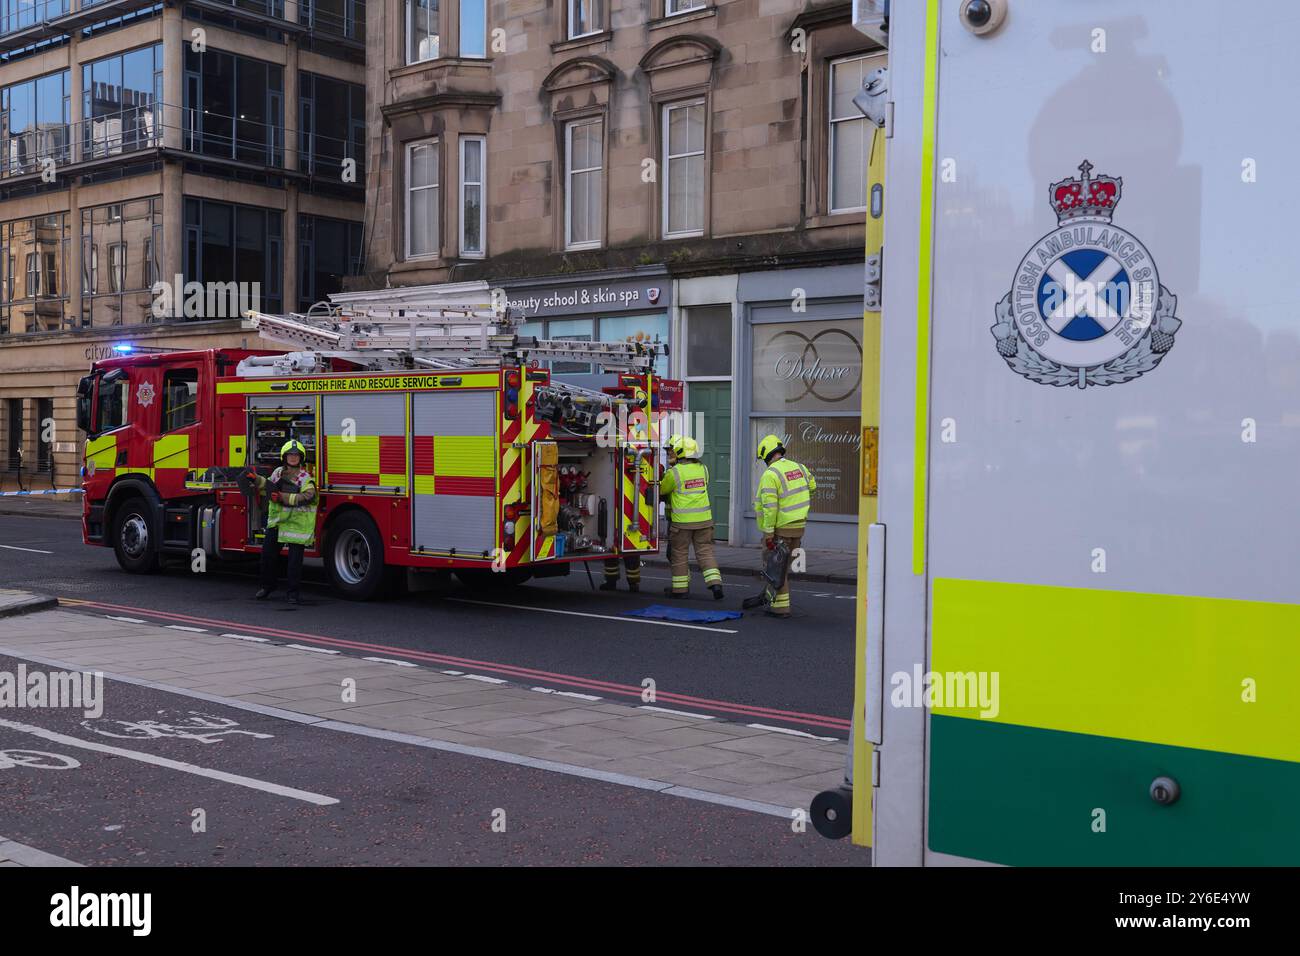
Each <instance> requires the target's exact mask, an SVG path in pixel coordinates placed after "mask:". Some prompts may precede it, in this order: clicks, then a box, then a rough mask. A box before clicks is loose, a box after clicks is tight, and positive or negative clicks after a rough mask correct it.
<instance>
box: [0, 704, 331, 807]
mask: <svg viewBox="0 0 1300 956" xmlns="http://www.w3.org/2000/svg"><path fill="white" fill-rule="evenodd" d="M0 727H7V728H9V729H10V730H14V731H17V732H18V733H23V734H29V735H31V736H33V737H39V738H40V739H42V740H48V741H50V742H51V743H56V744H62V745H63V746H65V747H77V748H80V749H81V750H90V751H94V752H95V753H102V754H110V755H112V756H114V757H125V758H126V759H127V760H134V761H136V762H137V763H143V764H148V765H150V766H154V767H162V768H164V769H167V770H175V771H178V772H180V773H186V774H189V775H191V776H194V777H203V778H206V779H208V780H216V781H219V782H221V783H229V784H234V785H235V786H237V787H245V788H247V789H249V790H258V791H261V792H262V793H269V794H272V795H274V796H277V797H288V798H289V799H291V800H301V801H302V802H303V803H310V804H314V805H315V806H318V807H327V806H330V805H332V804H335V803H338V802H339V801H338V800H337V799H336V798H334V797H327V796H325V795H324V794H320V793H312V792H311V791H310V790H299V789H298V788H297V787H286V786H284V785H282V784H278V783H271V782H270V781H269V780H258V779H256V778H255V777H245V776H243V775H241V774H237V773H227V772H226V771H224V770H214V769H212V768H211V767H200V766H199V765H198V764H193V763H186V762H185V761H182V760H172V759H170V758H169V757H160V756H158V755H156V754H149V753H143V752H141V751H139V750H127V749H126V748H125V747H113V746H111V745H109V744H101V743H96V742H95V741H93V740H82V739H81V738H79V737H69V736H68V735H67V734H61V733H58V732H56V731H53V730H46V729H45V728H44V727H36V726H33V725H32V724H20V723H18V722H17V721H15V720H4V719H3V718H0Z"/></svg>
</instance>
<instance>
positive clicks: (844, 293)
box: [737, 266, 863, 551]
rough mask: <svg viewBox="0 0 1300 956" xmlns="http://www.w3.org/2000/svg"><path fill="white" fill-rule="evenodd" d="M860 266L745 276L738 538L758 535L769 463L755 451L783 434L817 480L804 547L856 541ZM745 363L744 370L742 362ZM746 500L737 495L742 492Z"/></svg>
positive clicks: (749, 540) (753, 539) (840, 546)
mask: <svg viewBox="0 0 1300 956" xmlns="http://www.w3.org/2000/svg"><path fill="white" fill-rule="evenodd" d="M861 281H862V278H861V267H860V266H858V267H852V266H849V267H828V268H824V269H799V270H786V271H783V272H776V273H771V272H769V273H755V274H751V275H742V276H740V282H739V292H738V297H739V298H740V300H741V305H742V310H741V311H742V313H743V324H744V335H745V344H744V346H743V349H742V368H743V369H745V371H746V372H747V373H748V374H747V375H745V378H746V379H747V381H746V382H745V383H744V403H745V404H744V407H745V408H746V409H747V413H746V415H745V420H744V422H743V423H741V435H740V436H739V437H738V444H739V446H740V447H741V449H742V450H743V455H741V456H738V458H737V460H738V462H743V463H744V464H738V467H737V478H738V479H740V476H741V475H744V476H745V479H743V480H742V483H745V484H746V488H745V494H744V495H743V497H742V498H741V501H740V502H739V504H740V507H741V508H742V509H743V516H744V521H743V522H742V524H743V527H744V531H743V535H742V540H743V541H744V543H746V544H756V543H757V542H758V539H759V535H758V530H757V524H756V522H755V520H754V510H753V504H752V499H753V490H754V488H756V487H757V483H758V479H759V476H760V475H761V474H762V471H763V465H762V463H761V462H759V461H758V460H757V459H756V458H755V457H754V449H755V448H756V447H757V445H758V442H759V441H760V440H761V439H762V437H763V436H764V435H769V434H775V435H777V436H778V437H779V438H780V439H781V441H782V444H784V445H785V447H786V449H787V453H788V455H789V457H791V458H793V459H794V460H796V461H798V462H800V463H801V464H804V465H806V466H808V468H809V470H810V471H811V472H812V473H813V475H814V476H815V477H816V480H817V491H816V492H815V493H814V495H813V502H812V513H811V515H810V517H809V523H808V532H807V534H805V536H804V544H805V546H806V547H809V548H831V549H837V550H846V551H851V550H853V549H854V548H855V547H856V546H857V512H858V495H859V492H860V480H861V465H860V461H861V459H860V451H861V446H862V428H861V396H862V388H863V379H862V368H863V363H862V344H863V343H862V294H861ZM746 366H747V368H746ZM738 497H740V496H738Z"/></svg>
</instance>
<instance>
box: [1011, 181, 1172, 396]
mask: <svg viewBox="0 0 1300 956" xmlns="http://www.w3.org/2000/svg"><path fill="white" fill-rule="evenodd" d="M1092 169H1093V166H1092V164H1091V163H1089V162H1088V161H1087V160H1084V161H1083V162H1082V163H1081V164H1080V165H1079V172H1080V173H1081V174H1082V176H1081V177H1078V178H1071V179H1064V180H1061V181H1060V182H1056V183H1052V185H1051V186H1050V187H1049V189H1048V194H1049V199H1050V201H1051V204H1052V210H1053V211H1054V212H1055V213H1056V221H1057V227H1056V228H1055V229H1053V230H1052V231H1051V232H1049V233H1048V234H1047V235H1045V236H1043V237H1042V238H1041V239H1039V240H1038V241H1037V242H1036V243H1034V245H1033V247H1032V248H1030V250H1029V252H1027V253H1026V254H1025V257H1024V258H1023V259H1022V260H1021V261H1020V266H1019V268H1017V269H1016V275H1015V279H1014V280H1013V281H1012V285H1011V291H1010V292H1008V293H1007V294H1006V295H1005V296H1003V297H1002V301H1000V302H999V303H998V304H997V308H996V314H997V322H996V323H995V324H994V325H993V327H992V329H991V330H990V331H991V332H992V333H993V338H994V339H995V340H996V342H997V349H998V354H999V355H1001V356H1002V358H1003V359H1004V360H1005V361H1006V363H1007V365H1009V366H1010V367H1011V369H1012V371H1014V372H1017V373H1019V374H1020V375H1023V376H1024V377H1025V378H1027V379H1029V380H1030V381H1033V382H1039V383H1041V384H1043V385H1056V386H1069V385H1074V386H1078V387H1079V388H1087V387H1088V386H1089V385H1117V384H1119V383H1121V382H1128V381H1131V380H1133V379H1135V378H1137V377H1138V376H1140V375H1144V374H1146V373H1147V372H1149V371H1151V370H1152V369H1153V368H1155V367H1156V366H1157V365H1159V364H1160V362H1161V361H1162V360H1163V359H1164V357H1165V355H1166V354H1167V353H1168V352H1169V350H1170V349H1172V348H1173V347H1174V335H1175V334H1176V333H1177V332H1178V327H1179V326H1180V325H1182V321H1181V320H1180V319H1178V318H1176V317H1175V315H1174V310H1175V309H1176V308H1177V305H1178V299H1177V298H1176V297H1175V296H1174V295H1173V294H1172V293H1170V291H1169V290H1168V289H1166V288H1165V287H1164V286H1162V285H1161V284H1160V276H1159V274H1158V273H1157V272H1156V264H1155V260H1153V259H1152V258H1151V254H1150V253H1149V252H1148V251H1147V249H1146V246H1144V245H1142V243H1141V242H1139V241H1138V239H1137V237H1136V236H1134V235H1133V234H1132V233H1130V232H1128V231H1127V230H1126V229H1122V228H1120V227H1119V226H1116V225H1115V224H1114V223H1112V222H1111V217H1112V216H1113V215H1114V214H1115V207H1116V206H1117V205H1118V204H1119V200H1120V193H1121V191H1122V189H1123V185H1124V181H1123V180H1122V179H1119V178H1113V177H1110V176H1098V177H1096V178H1095V179H1094V178H1092V177H1091V176H1090V173H1091V172H1092Z"/></svg>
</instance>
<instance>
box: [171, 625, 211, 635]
mask: <svg viewBox="0 0 1300 956" xmlns="http://www.w3.org/2000/svg"><path fill="white" fill-rule="evenodd" d="M163 627H165V628H167V629H169V630H172V631H189V632H190V633H192V634H206V633H208V629H207V628H206V627H186V626H185V625H184V624H164V625H163Z"/></svg>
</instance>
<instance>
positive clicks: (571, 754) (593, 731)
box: [0, 610, 845, 813]
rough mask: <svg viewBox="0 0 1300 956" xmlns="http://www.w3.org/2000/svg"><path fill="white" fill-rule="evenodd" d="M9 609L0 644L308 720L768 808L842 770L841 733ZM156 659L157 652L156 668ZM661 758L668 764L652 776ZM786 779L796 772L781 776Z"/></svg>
mask: <svg viewBox="0 0 1300 956" xmlns="http://www.w3.org/2000/svg"><path fill="white" fill-rule="evenodd" d="M8 620H9V619H6V620H5V621H0V653H12V654H15V655H18V656H22V655H37V656H40V655H47V656H49V657H52V658H55V659H56V660H57V661H59V662H61V663H65V664H68V665H70V666H72V667H76V668H82V669H95V670H102V671H104V672H106V673H108V674H111V675H115V676H119V677H122V678H125V679H128V680H133V681H140V682H145V683H148V684H152V685H156V686H157V687H158V689H163V690H166V689H169V688H170V689H174V690H176V691H178V692H185V691H187V690H189V689H197V690H199V691H201V692H203V693H205V694H209V695H215V696H216V697H219V698H229V699H231V703H236V702H239V703H243V704H244V705H246V706H251V707H271V708H275V709H279V710H284V711H289V712H292V713H295V714H298V715H305V717H306V718H307V719H322V720H331V721H342V722H346V723H349V724H355V725H360V726H362V727H369V728H374V729H377V730H383V731H392V732H394V733H404V734H412V735H415V736H417V737H421V738H424V739H427V740H429V741H434V742H441V743H445V744H452V745H468V746H472V747H477V748H483V749H486V750H500V751H501V752H503V753H506V754H516V755H518V754H524V755H527V756H549V757H550V758H551V759H556V760H559V761H560V762H563V763H570V764H572V765H573V766H575V767H578V768H587V769H593V770H594V769H604V768H605V767H608V766H614V767H620V768H623V767H632V768H635V767H641V768H643V770H644V772H645V774H646V775H647V778H648V779H650V780H653V781H657V782H658V783H659V784H662V785H664V786H674V785H675V786H685V787H689V788H691V789H693V790H699V791H702V792H706V793H713V794H716V795H719V796H730V797H741V798H744V799H745V800H750V801H754V802H756V803H767V800H764V799H762V798H763V796H764V795H766V796H768V797H770V796H771V795H772V794H780V795H782V796H784V797H785V798H786V799H787V802H788V803H789V804H790V805H789V806H780V807H776V808H775V809H774V811H773V812H780V813H786V812H788V811H789V810H790V809H792V808H793V807H796V806H801V807H807V805H808V803H809V802H810V801H811V799H812V797H813V796H815V795H816V793H817V792H818V791H819V790H822V789H826V788H828V787H834V786H837V785H839V783H840V782H841V779H842V776H843V762H844V757H845V745H844V743H843V742H836V743H833V744H827V743H825V742H823V741H820V740H815V739H811V738H808V737H802V736H796V735H791V734H785V733H778V732H774V731H763V730H758V729H755V728H752V727H748V726H745V725H744V724H740V723H735V722H732V721H727V720H721V719H715V720H709V721H702V720H699V719H694V718H691V717H683V716H677V715H673V714H664V713H658V712H654V711H648V710H645V709H642V708H641V707H639V706H638V705H635V704H622V703H614V702H609V701H604V700H599V701H589V702H584V701H580V700H577V699H575V698H572V697H561V696H559V695H556V694H541V693H538V692H537V691H534V690H532V689H531V688H529V687H526V686H522V685H519V684H513V683H489V682H483V681H477V680H472V679H469V678H467V677H456V676H451V675H447V674H444V673H441V671H439V670H435V669H433V668H426V667H416V668H410V669H403V672H402V673H401V674H394V673H393V671H392V669H391V665H383V664H374V663H371V662H362V661H358V660H357V659H356V658H352V657H347V656H337V657H335V656H322V655H319V654H315V653H312V652H310V651H308V650H304V649H297V648H291V647H283V646H274V645H270V644H259V643H252V642H247V641H239V640H236V639H234V638H225V637H221V636H219V635H215V634H211V633H195V632H191V631H181V630H174V629H170V628H165V627H159V626H156V625H153V624H147V623H146V624H125V623H122V622H111V623H112V625H113V628H112V630H113V633H114V639H113V640H105V638H104V629H105V627H104V625H105V622H104V620H103V618H102V617H101V616H97V615H92V614H89V613H73V612H71V611H67V610H47V611H38V612H35V613H33V614H30V615H27V616H25V617H23V618H19V619H15V620H18V621H21V622H22V626H21V627H18V628H14V627H11V626H9V624H8ZM54 632H57V633H58V634H59V635H60V639H59V640H58V642H57V644H55V645H51V644H50V643H49V640H48V635H49V634H51V633H54ZM118 635H121V637H122V640H120V641H118V640H117V639H116V638H117V636H118ZM160 660H166V661H168V662H169V664H168V666H167V667H166V668H165V669H160V668H159V666H158V662H159V661H160ZM371 679H373V681H374V684H373V686H372V685H371V684H370V683H369V681H370V680H371ZM347 681H355V694H356V697H355V701H353V702H348V701H345V700H344V698H343V696H342V693H341V690H342V688H343V687H344V685H345V682H347ZM783 758H784V762H782V761H783ZM637 761H641V763H637ZM659 771H667V772H663V773H662V774H661V775H655V774H657V773H658V772H659ZM633 775H634V776H636V775H637V774H633ZM792 780H797V781H798V782H799V785H798V786H797V787H795V786H792V785H791V781H792Z"/></svg>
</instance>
